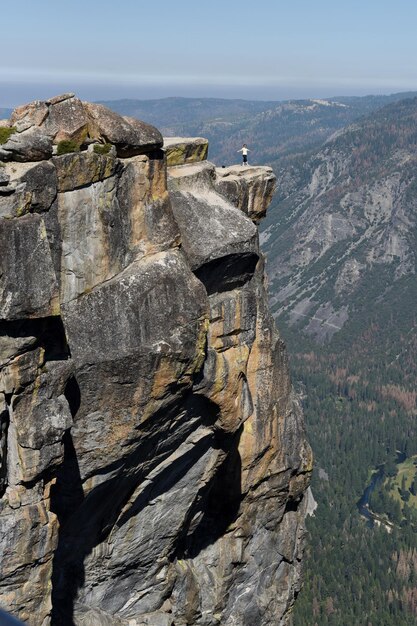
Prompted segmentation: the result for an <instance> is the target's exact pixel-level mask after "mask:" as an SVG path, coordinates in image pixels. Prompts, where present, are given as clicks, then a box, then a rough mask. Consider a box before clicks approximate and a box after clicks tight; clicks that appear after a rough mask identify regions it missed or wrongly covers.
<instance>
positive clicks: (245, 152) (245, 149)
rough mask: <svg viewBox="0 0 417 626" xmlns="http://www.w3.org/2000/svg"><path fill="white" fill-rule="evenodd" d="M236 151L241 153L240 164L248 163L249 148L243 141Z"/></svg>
mask: <svg viewBox="0 0 417 626" xmlns="http://www.w3.org/2000/svg"><path fill="white" fill-rule="evenodd" d="M238 152H241V153H242V165H248V152H250V150H249V148H248V147H247V146H246V144H245V143H244V144H243V146H242V147H241V149H240V150H238Z"/></svg>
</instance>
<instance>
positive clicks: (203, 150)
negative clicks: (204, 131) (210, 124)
mask: <svg viewBox="0 0 417 626" xmlns="http://www.w3.org/2000/svg"><path fill="white" fill-rule="evenodd" d="M164 152H165V154H166V158H167V165H168V166H172V165H184V164H185V163H197V162H199V161H204V160H205V159H207V154H208V141H207V139H203V138H202V137H164Z"/></svg>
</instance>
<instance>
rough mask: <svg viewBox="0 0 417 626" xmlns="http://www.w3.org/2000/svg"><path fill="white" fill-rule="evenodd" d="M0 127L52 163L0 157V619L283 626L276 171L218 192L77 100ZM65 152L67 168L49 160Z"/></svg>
mask: <svg viewBox="0 0 417 626" xmlns="http://www.w3.org/2000/svg"><path fill="white" fill-rule="evenodd" d="M10 124H13V125H14V126H16V129H17V131H16V133H15V134H16V135H18V136H19V137H20V138H21V137H25V136H26V135H25V133H26V134H31V133H32V134H34V135H35V136H37V137H43V138H44V140H42V141H45V146H46V145H48V149H47V150H45V152H44V153H43V155H41V152H39V151H38V152H36V151H35V150H34V148H33V144H30V142H29V143H22V142H20V143H19V142H18V144H14V145H15V147H14V148H13V149H11V148H10V145H9V143H10V142H7V143H6V144H4V145H3V146H1V149H0V157H3V159H4V161H5V162H6V165H5V167H4V168H2V169H4V173H3V172H2V174H3V175H2V177H1V180H0V185H1V186H0V247H1V250H2V255H1V257H0V263H1V268H0V294H1V304H0V497H1V498H0V512H1V515H0V532H1V545H2V557H1V559H2V567H1V569H0V581H1V591H0V603H1V605H2V606H3V607H4V608H6V609H7V610H8V611H10V612H11V613H12V614H13V615H15V616H17V617H19V618H20V619H22V620H24V621H26V622H27V623H28V624H30V625H31V626H47V625H48V624H54V625H56V626H58V625H62V624H72V623H74V624H76V625H78V626H81V625H88V626H94V625H97V626H106V625H110V624H111V625H117V626H131V625H133V624H136V625H146V624H147V625H148V626H172V625H173V624H174V625H175V626H185V625H196V626H197V625H200V626H215V625H220V624H221V625H222V626H240V625H241V626H249V625H250V626H253V625H254V624H257V625H259V626H269V625H271V626H272V625H275V624H282V625H285V624H288V623H289V619H290V611H291V606H292V603H293V601H294V597H295V596H296V594H297V591H298V589H299V585H300V558H301V553H302V537H303V528H304V526H303V523H304V517H305V511H306V506H307V498H306V496H305V492H306V489H307V486H308V483H309V475H310V472H311V451H310V449H309V447H308V444H307V443H306V441H305V436H304V430H303V421H302V415H301V413H300V409H299V406H298V403H297V401H296V399H295V398H294V394H293V392H292V389H291V384H290V379H289V374H288V365H287V357H286V352H285V346H284V344H283V343H282V341H281V339H280V338H279V335H278V332H277V330H276V328H275V326H274V323H273V320H272V317H271V315H270V312H269V309H268V303H267V294H266V289H265V275H264V263H263V257H262V254H261V252H260V250H259V242H258V231H257V228H256V223H257V222H258V220H259V219H260V217H261V216H262V215H263V214H264V213H265V211H266V206H267V204H268V202H269V200H270V197H271V194H272V189H273V185H274V178H273V175H272V173H271V170H270V169H269V168H260V167H258V168H245V171H244V172H240V171H230V172H220V173H219V171H216V168H215V167H214V166H213V165H212V164H210V163H208V162H207V161H206V160H205V158H206V155H207V142H206V141H205V140H201V139H197V140H195V141H194V140H192V141H190V140H188V139H181V138H176V139H175V141H173V142H171V147H170V144H169V142H167V143H166V151H167V153H164V152H163V151H162V150H161V147H162V138H161V136H160V134H159V131H157V130H156V129H153V127H149V126H148V125H146V124H144V123H143V122H140V121H138V120H133V119H130V118H122V117H120V116H118V115H117V114H116V113H113V112H111V111H108V110H106V109H105V108H104V107H102V106H101V105H92V104H89V103H82V102H81V101H80V100H78V99H77V98H75V96H74V95H73V94H64V95H62V96H58V97H56V98H53V99H51V100H49V101H46V102H34V103H31V104H30V105H25V106H24V107H20V108H19V109H17V110H16V111H15V112H14V113H13V115H12V118H11V121H10ZM13 136H14V135H12V136H11V139H12V137H13ZM11 139H10V141H11ZM64 139H65V140H71V141H77V142H78V143H79V145H80V146H81V151H80V152H77V153H71V154H68V155H62V156H52V148H51V146H52V143H54V144H57V143H58V142H59V141H62V140H64ZM95 141H98V142H100V143H101V144H102V143H104V142H109V143H111V144H112V145H113V146H114V148H111V149H109V150H108V153H106V154H99V153H97V152H95V151H94V150H91V149H90V150H88V145H90V143H91V142H95ZM16 146H17V147H16ZM19 146H20V147H19ZM25 146H26V148H25ZM2 150H3V152H2ZM25 150H26V152H25ZM167 155H168V156H167ZM170 155H171V156H170ZM40 156H42V158H40ZM167 160H168V165H169V167H168V168H167ZM170 163H171V164H172V165H170Z"/></svg>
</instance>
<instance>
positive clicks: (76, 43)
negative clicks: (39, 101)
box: [0, 0, 417, 106]
mask: <svg viewBox="0 0 417 626" xmlns="http://www.w3.org/2000/svg"><path fill="white" fill-rule="evenodd" d="M1 20H2V23H3V28H2V36H1V40H2V50H3V52H2V55H1V59H0V81H1V85H2V89H1V96H0V106H10V105H15V104H18V103H22V102H25V101H28V100H31V99H34V98H46V97H49V96H51V95H54V94H56V93H59V92H62V91H76V92H77V93H78V94H79V95H80V96H81V97H84V98H90V99H105V98H108V99H115V98H122V97H137V98H148V97H162V96H170V95H192V96H211V95H212V96H223V97H243V98H248V99H251V98H263V99H282V98H287V97H303V96H311V97H319V96H331V95H337V94H339V95H340V94H349V95H355V94H358V95H362V94H365V93H390V92H394V91H405V90H417V63H416V59H417V2H416V0H395V1H394V0H361V1H359V0H349V1H348V0H293V1H291V0H258V1H257V2H255V0H240V1H238V0H207V1H205V2H204V1H203V2H199V1H198V0H156V1H155V0H154V1H152V0H143V1H142V0H19V2H17V3H13V8H12V3H11V2H9V1H6V0H4V1H3V3H2V7H1ZM5 25H7V27H5Z"/></svg>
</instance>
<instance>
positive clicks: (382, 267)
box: [263, 98, 417, 341]
mask: <svg viewBox="0 0 417 626" xmlns="http://www.w3.org/2000/svg"><path fill="white" fill-rule="evenodd" d="M416 128H417V99H416V98H415V99H407V100H403V101H401V102H398V103H394V104H390V105H388V106H387V107H384V108H383V109H381V110H379V111H377V112H374V113H373V114H372V115H371V116H368V117H366V118H364V119H363V120H361V121H359V122H357V123H354V124H353V125H350V126H348V127H347V128H345V129H344V130H342V131H340V132H338V133H336V134H335V135H333V137H331V138H330V139H329V140H328V141H327V142H326V143H325V144H324V145H323V146H322V148H320V149H319V150H318V151H316V152H314V153H313V154H310V155H304V156H300V157H299V158H298V159H296V160H294V161H293V163H292V164H291V166H289V164H288V163H287V164H286V166H285V168H281V169H280V170H279V171H278V186H279V190H280V191H279V196H280V198H279V200H280V202H279V203H278V205H277V206H276V207H275V211H274V212H272V213H271V214H270V215H269V217H268V223H267V225H266V229H265V231H264V232H263V242H264V248H265V250H266V253H267V255H268V259H269V266H268V268H269V277H270V281H271V292H272V293H273V302H274V309H275V314H276V315H277V316H278V317H282V316H284V317H285V318H286V319H287V321H288V322H289V324H290V325H295V326H296V327H298V328H300V329H303V331H304V332H306V333H307V334H309V335H311V336H313V337H315V338H316V339H318V340H319V341H323V340H326V339H329V338H331V337H332V336H333V335H334V334H335V332H337V330H339V329H341V328H342V327H343V326H344V324H345V323H346V322H347V321H348V319H349V317H351V314H352V312H355V314H354V318H355V323H357V322H358V315H359V314H360V315H362V314H363V315H366V314H369V308H368V307H367V304H366V301H367V297H366V294H368V295H369V297H376V298H377V299H383V298H385V297H388V295H390V294H392V293H394V292H396V290H397V288H398V289H399V288H400V287H399V286H400V284H402V282H404V280H405V279H406V278H407V277H409V276H414V275H415V273H416V252H415V251H416V247H417V246H416V244H417V238H416V234H417V233H416V223H417V203H416V191H417V131H416ZM376 278H377V283H378V289H376V282H375V281H376ZM400 281H402V282H400ZM371 294H372V296H371ZM390 297H391V296H390ZM359 300H360V301H361V303H360V302H359ZM362 300H363V302H362ZM368 304H370V303H368ZM361 311H362V313H361Z"/></svg>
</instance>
